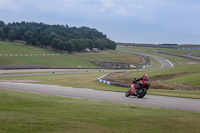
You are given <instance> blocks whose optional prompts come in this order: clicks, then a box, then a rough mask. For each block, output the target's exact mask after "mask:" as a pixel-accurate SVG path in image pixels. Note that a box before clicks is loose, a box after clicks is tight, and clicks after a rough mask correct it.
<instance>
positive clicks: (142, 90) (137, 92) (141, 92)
mask: <svg viewBox="0 0 200 133" xmlns="http://www.w3.org/2000/svg"><path fill="white" fill-rule="evenodd" d="M137 85H138V84H137V83H136V82H133V83H132V85H131V89H128V90H127V91H126V93H125V96H126V97H129V96H137V97H138V98H143V97H144V96H145V95H146V94H147V90H148V89H149V86H150V84H146V85H145V86H140V87H137ZM136 87H137V88H138V89H136Z"/></svg>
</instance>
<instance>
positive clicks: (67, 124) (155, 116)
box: [0, 89, 200, 133]
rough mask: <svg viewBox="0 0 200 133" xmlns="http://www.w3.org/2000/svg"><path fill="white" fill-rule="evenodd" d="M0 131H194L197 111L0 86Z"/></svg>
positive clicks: (77, 132) (64, 132) (156, 132)
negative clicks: (31, 91) (11, 89)
mask: <svg viewBox="0 0 200 133" xmlns="http://www.w3.org/2000/svg"><path fill="white" fill-rule="evenodd" d="M0 101H1V103H0V132H1V133H8V132H9V133H16V132H20V133H27V132H29V133H36V132H37V133H44V132H53V133H66V132H67V133H71V132H73V133H93V132H95V133H102V132H105V133H110V132H115V133H122V132H126V133H129V132H130V133H132V132H137V133H158V132H159V133H161V132H162V133H172V132H176V133H188V132H192V133H198V132H199V130H200V126H199V123H200V113H197V112H190V111H181V110H174V109H163V108H152V107H142V106H136V105H128V104H117V103H110V102H103V101H91V100H83V99H72V98H65V97H58V96H50V95H44V94H33V93H26V92H17V91H9V90H3V89H0Z"/></svg>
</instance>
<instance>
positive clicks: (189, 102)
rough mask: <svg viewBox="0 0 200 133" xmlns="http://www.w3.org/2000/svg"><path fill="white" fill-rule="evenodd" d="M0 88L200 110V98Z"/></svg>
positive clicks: (13, 86)
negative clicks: (140, 97) (142, 96)
mask: <svg viewBox="0 0 200 133" xmlns="http://www.w3.org/2000/svg"><path fill="white" fill-rule="evenodd" d="M0 88H4V89H9V90H17V91H24V92H31V93H39V94H49V95H56V96H64V97H72V98H83V99H90V100H100V101H108V102H116V103H126V104H133V105H142V106H151V107H159V108H170V109H179V110H187V111H195V112H200V100H199V99H188V98H177V97H166V96H155V95H146V96H145V97H144V98H142V99H139V98H137V97H128V98H127V97H125V95H124V93H121V92H111V91H100V90H93V89H84V88H72V87H62V86H54V85H41V84H31V83H11V82H0Z"/></svg>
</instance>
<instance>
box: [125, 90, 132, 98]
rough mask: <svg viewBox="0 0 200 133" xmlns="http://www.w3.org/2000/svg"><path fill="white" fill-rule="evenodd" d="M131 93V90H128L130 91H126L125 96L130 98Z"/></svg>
mask: <svg viewBox="0 0 200 133" xmlns="http://www.w3.org/2000/svg"><path fill="white" fill-rule="evenodd" d="M130 92H131V89H128V90H127V91H126V93H125V96H126V97H129V96H130Z"/></svg>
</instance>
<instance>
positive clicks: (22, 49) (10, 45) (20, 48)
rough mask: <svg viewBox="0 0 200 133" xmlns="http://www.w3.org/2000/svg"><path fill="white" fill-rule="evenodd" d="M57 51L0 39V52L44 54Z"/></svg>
mask: <svg viewBox="0 0 200 133" xmlns="http://www.w3.org/2000/svg"><path fill="white" fill-rule="evenodd" d="M45 53H51V54H54V53H58V52H55V51H53V50H48V49H44V48H40V47H36V46H32V45H26V44H23V43H14V42H4V41H0V54H45Z"/></svg>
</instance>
